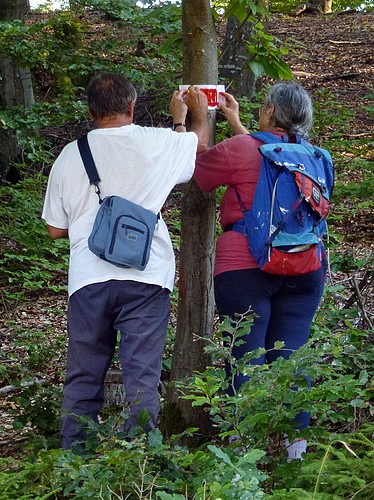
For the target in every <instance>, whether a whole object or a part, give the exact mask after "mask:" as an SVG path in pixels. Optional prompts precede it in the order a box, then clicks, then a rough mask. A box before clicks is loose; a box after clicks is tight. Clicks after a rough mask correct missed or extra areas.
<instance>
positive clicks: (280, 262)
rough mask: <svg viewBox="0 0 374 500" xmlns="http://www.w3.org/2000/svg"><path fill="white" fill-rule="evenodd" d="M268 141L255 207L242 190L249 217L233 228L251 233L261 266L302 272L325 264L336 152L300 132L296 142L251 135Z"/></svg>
mask: <svg viewBox="0 0 374 500" xmlns="http://www.w3.org/2000/svg"><path fill="white" fill-rule="evenodd" d="M251 136H252V137H254V138H255V139H258V140H260V141H261V142H264V143H265V144H263V145H262V146H260V147H259V151H260V153H261V156H262V163H261V169H260V176H259V180H258V183H257V187H256V191H255V196H254V199H253V203H252V206H251V208H250V210H246V209H245V207H244V205H243V202H242V200H241V198H240V195H239V193H238V191H237V192H236V194H237V197H238V201H239V204H240V206H241V209H242V212H243V215H244V218H243V219H241V220H239V221H237V222H235V223H234V224H233V226H232V228H231V229H232V230H233V231H238V232H240V233H244V234H245V235H247V237H248V243H249V248H250V250H251V252H252V255H253V257H254V258H255V260H256V262H257V263H258V266H259V268H260V269H262V270H263V271H265V272H269V273H272V274H277V275H301V274H305V273H309V272H312V271H315V270H317V269H319V268H321V267H322V266H323V262H324V258H325V257H324V254H325V252H324V247H323V243H322V238H323V235H324V233H325V230H326V216H327V213H328V211H329V205H330V196H331V193H332V189H333V184H334V166H333V162H332V159H331V156H330V153H329V152H328V151H326V150H325V149H322V148H319V147H316V146H311V145H310V144H308V143H307V142H306V141H305V140H304V139H302V138H301V137H299V136H296V142H295V143H290V142H288V137H287V136H284V137H282V140H281V139H279V137H277V136H275V135H273V134H271V133H269V132H258V133H254V134H251Z"/></svg>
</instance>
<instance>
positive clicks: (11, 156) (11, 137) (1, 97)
mask: <svg viewBox="0 0 374 500" xmlns="http://www.w3.org/2000/svg"><path fill="white" fill-rule="evenodd" d="M29 10H30V5H29V0H2V1H1V3H0V21H14V20H16V19H19V20H21V21H23V20H24V18H25V15H26V13H27V12H28V11H29ZM34 103H35V98H34V92H33V87H32V81H31V74H30V70H29V69H28V68H24V67H21V66H19V64H18V63H17V61H14V60H13V59H10V58H9V57H7V55H6V54H0V108H3V109H5V108H8V107H12V106H17V105H21V106H25V107H26V108H29V107H31V106H32V105H33V104H34ZM18 153H19V151H18V147H17V140H16V137H15V134H14V133H13V132H12V131H10V130H5V129H3V128H0V177H1V179H7V180H9V179H11V178H12V176H13V175H14V173H13V171H14V168H12V167H11V164H12V162H13V161H14V160H15V159H16V157H17V156H18ZM16 177H17V176H16Z"/></svg>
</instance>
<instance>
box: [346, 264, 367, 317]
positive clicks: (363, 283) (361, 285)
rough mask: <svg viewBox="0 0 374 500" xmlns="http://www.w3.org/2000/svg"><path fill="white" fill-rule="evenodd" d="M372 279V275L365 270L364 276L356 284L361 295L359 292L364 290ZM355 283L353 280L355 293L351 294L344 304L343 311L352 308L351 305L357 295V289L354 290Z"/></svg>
mask: <svg viewBox="0 0 374 500" xmlns="http://www.w3.org/2000/svg"><path fill="white" fill-rule="evenodd" d="M372 277H373V274H372V272H371V271H370V270H366V271H365V274H364V275H363V277H362V279H361V281H360V283H359V284H358V292H359V293H360V294H361V292H362V291H363V290H364V288H365V287H366V286H367V285H370V282H371V279H372ZM356 285H357V281H356V279H355V282H354V286H355V291H354V292H353V293H352V295H351V296H350V297H349V299H348V300H347V302H346V303H345V306H344V309H348V308H349V307H351V306H352V304H353V303H354V302H355V300H356V295H357V289H356Z"/></svg>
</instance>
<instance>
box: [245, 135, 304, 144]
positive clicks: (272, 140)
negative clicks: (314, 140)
mask: <svg viewBox="0 0 374 500" xmlns="http://www.w3.org/2000/svg"><path fill="white" fill-rule="evenodd" d="M248 135H250V136H251V137H253V138H254V139H257V140H259V141H261V142H264V143H265V144H276V143H279V142H289V137H288V135H282V137H278V136H276V135H274V134H272V133H271V132H254V133H253V134H248ZM292 137H293V138H294V142H293V144H302V145H306V144H308V143H307V141H306V140H305V139H303V138H302V137H301V136H300V135H297V134H296V135H294V136H292Z"/></svg>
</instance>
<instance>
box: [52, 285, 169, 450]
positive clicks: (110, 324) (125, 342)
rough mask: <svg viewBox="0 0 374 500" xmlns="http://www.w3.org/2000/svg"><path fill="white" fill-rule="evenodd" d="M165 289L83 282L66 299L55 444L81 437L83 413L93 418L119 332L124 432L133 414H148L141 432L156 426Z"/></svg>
mask: <svg viewBox="0 0 374 500" xmlns="http://www.w3.org/2000/svg"><path fill="white" fill-rule="evenodd" d="M169 314H170V298H169V291H168V290H167V289H165V288H161V287H160V286H156V285H148V284H145V283H138V282H135V281H117V280H110V281H106V282H104V283H95V284H92V285H88V286H86V287H84V288H82V289H80V290H78V291H77V292H75V293H74V294H73V295H72V296H71V297H70V299H69V310H68V333H69V343H68V357H67V367H66V378H65V384H64V394H63V396H64V397H63V403H62V422H61V423H62V425H61V446H62V448H64V449H69V448H71V445H72V443H73V442H74V441H84V440H85V438H86V433H85V429H84V425H83V424H82V423H81V422H80V421H79V420H77V419H76V418H75V416H76V415H84V416H87V417H90V418H91V419H92V420H94V421H97V418H98V414H99V412H100V410H101V408H102V405H103V402H104V379H105V375H106V372H107V370H108V368H109V366H110V364H111V361H112V358H113V355H114V352H115V349H116V343H117V332H120V342H119V348H118V349H119V359H120V361H121V367H122V373H123V384H124V389H125V403H127V404H128V405H129V407H130V409H131V416H130V418H129V419H128V420H126V422H125V431H126V430H129V429H130V428H131V427H133V426H136V425H137V414H138V413H139V411H141V410H142V409H143V408H146V409H147V410H148V412H149V414H150V422H149V426H148V428H147V430H149V429H152V428H154V427H155V425H156V418H157V414H158V412H159V398H158V384H159V380H160V374H161V362H162V354H163V350H164V344H165V337H166V330H167V324H168V320H169Z"/></svg>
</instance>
